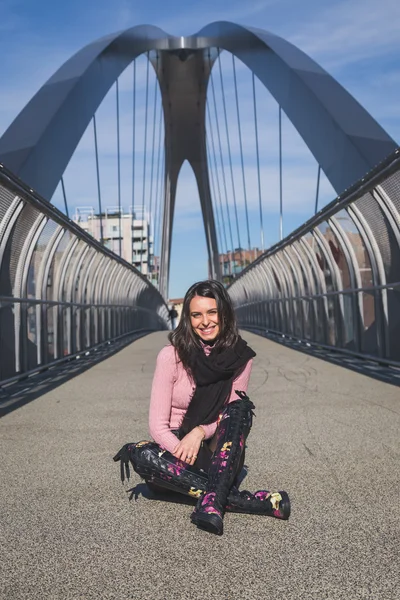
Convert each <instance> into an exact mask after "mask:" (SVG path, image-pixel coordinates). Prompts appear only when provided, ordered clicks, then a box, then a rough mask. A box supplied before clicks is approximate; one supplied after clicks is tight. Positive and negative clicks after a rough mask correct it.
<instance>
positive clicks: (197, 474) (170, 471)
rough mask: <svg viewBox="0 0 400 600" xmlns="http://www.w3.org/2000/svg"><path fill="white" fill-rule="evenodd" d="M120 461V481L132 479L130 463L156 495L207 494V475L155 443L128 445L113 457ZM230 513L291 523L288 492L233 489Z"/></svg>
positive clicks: (198, 496)
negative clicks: (165, 493)
mask: <svg viewBox="0 0 400 600" xmlns="http://www.w3.org/2000/svg"><path fill="white" fill-rule="evenodd" d="M114 461H116V462H117V461H121V480H122V481H124V480H125V478H127V479H129V477H130V469H129V463H130V464H131V465H132V467H133V469H134V471H135V472H136V473H137V474H138V475H139V476H140V477H142V479H144V481H145V482H146V483H147V485H148V486H149V488H150V489H151V490H153V491H155V492H156V493H157V492H162V491H163V490H171V491H173V492H179V493H181V494H184V495H185V496H190V497H191V498H197V499H198V498H200V497H201V496H202V495H203V494H204V493H205V491H206V487H207V482H208V474H207V473H205V472H204V471H202V470H200V469H198V468H197V467H194V466H190V465H188V464H187V463H184V462H182V461H181V460H179V459H177V458H175V456H173V455H172V454H171V453H170V452H168V451H166V450H163V449H162V448H160V446H159V445H158V444H156V443H155V442H149V441H142V442H137V443H131V444H126V445H125V446H123V447H122V448H121V450H120V451H119V452H118V453H117V454H116V455H115V456H114ZM225 509H226V511H228V512H240V513H247V514H257V515H267V516H271V517H276V518H278V519H284V520H286V519H288V518H289V515H290V501H289V497H288V495H287V493H286V492H284V491H279V492H269V491H267V490H259V491H257V492H255V493H254V494H251V493H250V492H248V491H240V492H239V490H238V489H237V488H236V487H232V488H231V490H230V492H229V495H228V499H227V505H226V507H225Z"/></svg>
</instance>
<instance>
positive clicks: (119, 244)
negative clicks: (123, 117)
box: [115, 79, 122, 258]
mask: <svg viewBox="0 0 400 600" xmlns="http://www.w3.org/2000/svg"><path fill="white" fill-rule="evenodd" d="M115 90H116V102H117V165H118V229H119V232H118V235H119V240H118V242H119V243H118V247H119V255H120V257H121V258H122V231H121V226H122V219H121V153H120V136H119V85H118V79H117V80H116V82H115Z"/></svg>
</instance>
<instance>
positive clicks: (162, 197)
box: [157, 144, 165, 283]
mask: <svg viewBox="0 0 400 600" xmlns="http://www.w3.org/2000/svg"><path fill="white" fill-rule="evenodd" d="M160 181H161V185H160V194H159V197H160V208H159V211H158V226H157V229H158V250H159V252H158V254H159V256H161V250H162V247H161V246H162V224H163V217H164V210H165V144H163V148H162V152H161V178H160ZM163 200H164V201H163ZM159 266H160V265H159ZM159 283H160V282H159Z"/></svg>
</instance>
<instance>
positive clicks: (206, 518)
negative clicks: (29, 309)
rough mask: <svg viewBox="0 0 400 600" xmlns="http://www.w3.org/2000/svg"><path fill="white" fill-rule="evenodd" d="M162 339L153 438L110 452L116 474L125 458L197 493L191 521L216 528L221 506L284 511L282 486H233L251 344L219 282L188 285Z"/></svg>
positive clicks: (283, 515)
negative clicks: (242, 488)
mask: <svg viewBox="0 0 400 600" xmlns="http://www.w3.org/2000/svg"><path fill="white" fill-rule="evenodd" d="M169 341H170V345H168V346H166V347H165V348H163V349H162V350H161V352H160V353H159V355H158V358H157V365H156V370H155V374H154V379H153V386H152V392H151V400H150V415H149V424H150V433H151V435H152V437H153V438H154V440H155V442H139V443H138V444H127V445H126V446H124V447H123V448H122V449H121V450H120V452H119V453H118V454H117V455H116V456H115V458H114V460H121V475H122V479H124V465H125V467H126V468H127V467H128V463H129V461H130V462H131V463H132V465H133V468H134V469H135V471H136V472H137V473H139V475H141V476H142V477H143V478H144V479H145V480H146V482H147V483H148V484H149V486H150V487H151V488H152V489H157V486H161V487H162V488H168V489H173V490H176V491H179V492H181V493H185V494H187V495H189V496H192V497H196V498H198V502H197V505H196V508H195V510H194V511H193V513H192V515H191V520H192V522H193V523H195V524H196V525H197V526H198V527H199V528H202V529H206V530H208V531H211V532H213V533H216V534H218V535H221V534H222V532H223V515H224V512H225V511H226V510H230V511H235V512H248V513H257V514H267V515H271V516H275V517H277V518H280V519H288V518H289V514H290V502H289V497H288V495H287V493H286V492H276V493H275V494H271V493H270V492H268V491H266V490H262V491H259V492H256V493H255V494H254V495H253V494H250V492H247V491H242V492H239V491H238V489H237V487H236V486H235V481H236V479H237V476H238V475H239V473H240V471H241V469H242V466H243V460H244V445H245V440H246V438H247V435H248V433H249V431H250V428H251V424H252V415H253V413H252V409H253V408H254V405H253V404H252V403H251V402H250V400H249V398H248V397H247V396H246V391H247V386H248V382H249V378H250V373H251V367H252V359H253V357H254V356H255V352H254V351H253V350H252V349H251V348H250V347H249V346H248V345H247V343H246V342H245V341H244V340H243V339H242V338H241V337H240V336H239V333H238V330H237V325H236V319H235V314H234V310H233V306H232V303H231V300H230V298H229V295H228V293H227V292H226V290H225V288H224V286H223V285H222V284H220V283H219V282H217V281H202V282H199V283H195V284H194V285H192V286H191V288H190V289H189V290H188V291H187V293H186V296H185V298H184V302H183V308H182V315H181V319H180V322H179V325H178V327H177V328H176V329H175V331H173V332H171V333H170V335H169ZM127 472H128V475H129V470H128V471H127Z"/></svg>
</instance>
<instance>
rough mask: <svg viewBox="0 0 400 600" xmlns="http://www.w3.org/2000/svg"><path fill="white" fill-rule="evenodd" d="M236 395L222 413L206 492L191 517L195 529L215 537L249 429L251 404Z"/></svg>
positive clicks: (218, 531) (251, 413) (220, 531)
mask: <svg viewBox="0 0 400 600" xmlns="http://www.w3.org/2000/svg"><path fill="white" fill-rule="evenodd" d="M238 395H239V396H240V400H236V401H234V402H231V403H230V404H228V406H226V407H225V409H224V411H223V412H222V416H221V420H220V422H219V425H218V429H217V442H216V449H215V451H214V454H213V457H212V460H211V466H210V469H209V471H208V483H207V488H206V492H205V494H204V495H203V496H202V497H201V498H200V499H199V501H198V503H197V506H196V508H195V510H194V511H193V513H192V515H191V520H192V522H193V523H195V525H197V526H198V527H200V528H201V529H206V530H207V531H210V532H212V533H216V534H217V535H222V533H223V516H224V512H225V506H226V504H227V500H228V496H229V492H230V489H231V487H232V484H233V482H234V480H235V478H236V475H237V471H238V467H239V465H240V461H241V457H242V452H243V450H244V445H245V441H246V438H247V436H248V434H249V432H250V428H251V425H252V416H253V412H252V409H253V408H254V404H253V403H252V402H251V401H250V400H249V398H248V397H247V396H246V394H244V393H243V392H241V393H240V394H239V393H238Z"/></svg>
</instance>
